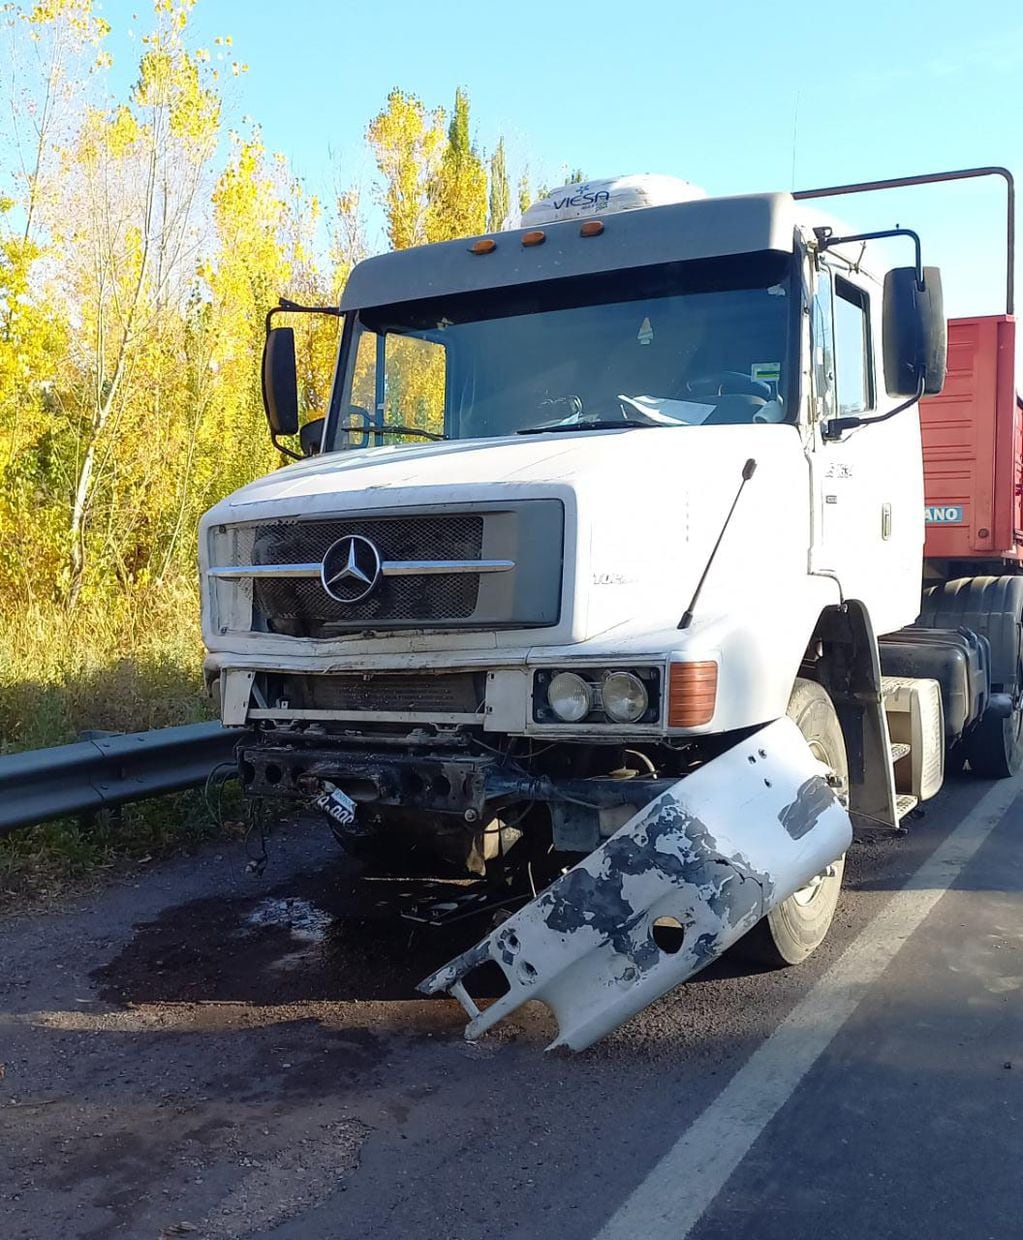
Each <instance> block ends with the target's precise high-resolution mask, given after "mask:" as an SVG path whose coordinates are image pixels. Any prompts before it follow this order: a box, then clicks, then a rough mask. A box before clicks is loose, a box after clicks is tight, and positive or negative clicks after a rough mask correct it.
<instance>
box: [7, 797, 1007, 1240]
mask: <svg viewBox="0 0 1023 1240" xmlns="http://www.w3.org/2000/svg"><path fill="white" fill-rule="evenodd" d="M1020 792H1023V779H1020V780H1017V781H1014V784H1013V785H1012V786H1010V785H1007V784H1002V785H994V784H987V783H984V782H981V781H976V780H972V779H969V778H964V779H962V780H961V781H956V782H953V783H952V784H951V785H950V786H949V787H948V788H947V789H946V790H945V791H944V792H943V793H942V794H941V796H940V797H939V798H938V799H937V800H936V801H934V802H931V803H930V805H929V807H928V809H927V813H926V815H925V816H924V817H923V818H921V819H920V820H918V821H916V822H915V823H914V824H913V829H912V832H911V834H910V835H909V836H908V837H903V838H891V837H887V836H883V835H880V834H879V835H876V836H875V837H874V838H872V839H866V840H861V841H860V842H859V843H858V844H856V845H855V846H854V849H853V851H852V852H851V854H850V861H849V864H848V866H847V870H846V891H845V894H844V896H843V899H842V902H841V904H840V906H839V912H838V916H837V920H836V923H835V926H834V928H833V930H832V933H831V935H830V936H829V939H828V940H827V942H826V943H825V945H824V947H823V948H821V949H820V950H819V952H818V953H816V954H815V956H814V957H812V958H811V960H810V961H808V962H807V963H806V964H804V965H803V966H801V967H800V968H797V969H790V970H786V971H783V972H777V973H759V974H754V975H750V974H749V973H746V972H743V971H741V969H740V967H739V966H738V965H736V964H734V963H732V962H730V961H729V960H728V959H727V958H726V959H725V960H724V961H721V962H719V963H718V964H717V965H715V966H713V967H712V968H711V969H710V970H708V971H707V972H706V973H705V974H703V975H701V976H700V977H698V978H696V979H694V980H693V981H691V982H690V983H689V984H687V985H686V986H684V987H682V988H681V989H680V990H678V991H676V992H674V993H673V994H671V995H668V996H666V997H665V998H664V999H662V1000H660V1001H659V1002H657V1003H656V1004H655V1005H653V1007H651V1008H649V1009H647V1011H646V1012H644V1013H643V1014H642V1015H640V1016H639V1017H637V1018H635V1019H634V1020H633V1021H631V1022H630V1023H629V1024H628V1025H626V1026H625V1027H624V1028H622V1029H620V1030H619V1031H618V1032H617V1033H615V1034H614V1035H613V1036H612V1037H610V1038H608V1039H606V1040H605V1041H604V1042H602V1043H600V1044H598V1045H597V1046H596V1047H594V1048H592V1049H591V1050H590V1051H587V1052H585V1053H584V1054H581V1055H571V1054H570V1053H567V1052H565V1053H562V1052H558V1053H555V1054H553V1055H545V1054H544V1053H543V1047H544V1045H545V1044H546V1042H547V1041H549V1040H550V1038H551V1037H552V1035H553V1026H552V1025H551V1023H550V1017H549V1016H548V1014H547V1013H546V1012H545V1010H544V1009H540V1008H537V1009H536V1010H531V1009H530V1008H527V1009H524V1010H523V1011H521V1012H520V1013H519V1014H517V1015H516V1016H515V1017H514V1018H513V1020H512V1022H510V1023H506V1025H505V1026H504V1027H503V1028H500V1029H499V1030H497V1031H495V1033H493V1034H491V1035H489V1036H488V1037H487V1038H485V1039H483V1040H481V1041H480V1042H478V1043H476V1044H467V1043H465V1042H464V1040H463V1039H462V1038H461V1036H460V1030H461V1026H462V1019H461V1012H460V1009H459V1008H457V1006H456V1005H455V1004H454V1003H453V1002H452V1001H450V1000H447V999H438V1000H424V999H420V998H417V997H416V994H415V989H414V987H415V983H416V982H417V981H418V980H420V979H421V978H422V977H423V976H424V975H425V974H427V973H428V972H429V971H431V970H432V969H433V968H434V967H436V966H437V965H438V964H440V963H443V962H444V961H445V960H446V959H448V958H450V956H452V955H453V954H454V953H455V952H456V951H458V950H460V949H461V948H463V947H465V946H467V945H468V944H469V943H471V942H473V941H475V939H476V938H477V937H478V932H479V927H477V926H475V925H473V924H472V923H471V922H469V923H463V924H461V925H459V926H453V927H449V928H447V929H446V930H443V931H440V930H430V929H426V928H421V927H415V926H412V925H411V924H410V923H408V922H407V921H402V920H400V919H399V918H397V917H396V915H395V908H396V905H397V904H398V903H400V901H401V899H402V898H403V896H402V890H403V887H402V884H395V883H390V884H387V883H366V882H359V881H358V880H357V877H356V876H355V875H354V873H353V871H352V869H351V868H350V867H348V866H346V864H345V863H344V862H343V861H341V860H339V859H338V856H337V853H336V850H335V849H334V846H333V845H332V844H331V842H330V841H329V840H328V839H327V838H325V836H326V832H325V831H324V830H323V829H322V828H320V827H318V826H309V825H302V824H295V825H293V826H291V827H289V828H288V829H287V830H284V831H281V832H279V833H278V834H277V835H276V836H275V837H274V839H273V840H272V842H271V850H270V851H271V857H270V865H269V867H268V868H267V870H266V872H265V874H264V875H263V876H262V877H261V878H254V877H252V876H251V875H248V874H246V873H245V871H244V855H243V853H242V851H241V849H240V847H235V846H232V847H231V848H224V849H222V850H220V851H210V852H208V853H206V854H204V855H203V856H201V857H199V858H193V859H186V860H182V861H177V862H174V863H172V864H168V865H165V866H162V867H160V868H156V869H153V870H151V871H145V872H143V874H142V875H140V876H139V877H137V878H136V879H134V880H132V881H131V882H127V883H123V884H120V885H117V886H113V887H109V888H107V889H105V890H102V891H99V892H96V893H94V894H92V895H90V896H88V897H85V898H83V899H81V900H80V901H79V902H78V903H77V904H76V905H75V906H74V907H72V908H70V909H68V908H63V909H61V910H60V911H54V912H51V913H48V914H44V915H40V916H32V917H13V918H8V919H7V920H5V921H3V922H2V923H0V943H2V957H0V960H2V963H0V1063H2V1064H3V1065H4V1067H3V1075H2V1079H0V1220H2V1221H0V1228H2V1234H3V1236H4V1237H5V1240H15V1238H16V1237H17V1238H21V1237H32V1238H33V1240H35V1238H36V1237H46V1238H49V1237H55V1236H61V1237H68V1238H71V1237H76V1238H77V1237H82V1238H85V1237H96V1238H99V1237H104V1238H105V1237H111V1236H131V1237H146V1238H155V1237H160V1236H172V1235H184V1234H194V1235H197V1236H202V1237H206V1236H208V1237H228V1236H230V1237H235V1236H249V1235H260V1236H271V1237H275V1238H280V1240H283V1238H285V1237H289V1238H299V1237H301V1238H302V1240H306V1238H309V1240H317V1238H319V1237H331V1238H332V1240H340V1238H347V1237H352V1238H355V1237H359V1238H360V1240H372V1238H376V1237H388V1238H389V1237H411V1238H415V1240H419V1238H420V1237H422V1238H424V1240H426V1238H430V1240H433V1238H434V1237H444V1238H449V1237H450V1238H452V1240H454V1238H462V1240H476V1238H481V1240H482V1238H483V1237H487V1238H488V1240H489V1238H491V1237H547V1236H557V1237H558V1240H576V1238H580V1240H582V1238H586V1240H592V1238H593V1237H598V1236H599V1237H600V1238H601V1240H625V1238H626V1237H642V1238H644V1240H660V1238H661V1237H668V1236H671V1237H675V1238H676V1240H681V1238H682V1237H686V1236H692V1237H693V1240H717V1238H719V1237H721V1238H724V1237H727V1238H728V1240H802V1238H803V1237H806V1238H807V1240H809V1238H810V1237H813V1238H814V1240H817V1238H818V1237H820V1236H822V1235H826V1236H828V1237H830V1238H833V1240H854V1238H855V1240H860V1238H861V1237H882V1238H903V1237H905V1238H913V1240H916V1238H918V1237H920V1238H923V1237H926V1238H927V1240H953V1238H955V1240H958V1238H959V1237H962V1238H963V1240H984V1238H991V1240H1010V1238H1012V1240H1015V1238H1017V1237H1020V1236H1023V1173H1021V1167H1023V802H1019V801H1017V802H1015V803H1013V797H1014V796H1016V795H1017V794H1018V793H1020Z"/></svg>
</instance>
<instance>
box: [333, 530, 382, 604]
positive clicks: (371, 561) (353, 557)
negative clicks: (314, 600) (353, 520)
mask: <svg viewBox="0 0 1023 1240" xmlns="http://www.w3.org/2000/svg"><path fill="white" fill-rule="evenodd" d="M320 580H321V581H322V582H323V588H324V589H325V590H326V591H327V593H328V594H329V595H330V597H331V598H333V599H337V601H338V602H339V603H359V602H361V601H362V600H363V599H364V598H366V597H367V596H368V595H370V594H371V593H372V592H373V590H374V588H375V587H376V584H377V582H378V581H379V580H380V552H379V551H378V550H377V549H376V547H375V546H374V545H373V543H371V542H370V541H369V539H368V538H363V536H362V535H361V534H346V535H345V536H344V538H339V539H338V540H337V542H336V543H332V544H331V545H330V546H329V547H328V548H327V554H326V555H325V556H324V557H323V564H322V565H321V566H320Z"/></svg>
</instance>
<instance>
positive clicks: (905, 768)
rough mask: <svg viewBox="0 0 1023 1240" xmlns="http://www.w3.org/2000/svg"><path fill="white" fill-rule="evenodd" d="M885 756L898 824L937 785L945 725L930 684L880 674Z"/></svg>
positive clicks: (934, 683)
mask: <svg viewBox="0 0 1023 1240" xmlns="http://www.w3.org/2000/svg"><path fill="white" fill-rule="evenodd" d="M881 697H882V700H883V702H884V712H885V718H886V720H887V723H888V736H889V742H888V752H889V755H890V757H891V764H892V770H893V772H894V778H895V817H896V820H897V821H898V822H901V821H902V820H903V819H904V818H905V817H906V815H907V814H909V813H910V812H911V811H912V810H914V809H916V807H917V805H919V803H920V802H921V801H926V800H927V798H928V797H932V796H934V794H935V793H936V792H937V791H938V789H939V788H940V787H941V783H942V780H943V778H944V774H945V725H944V719H943V717H942V708H941V686H940V685H939V684H938V682H937V681H936V680H921V679H916V678H913V677H909V676H882V678H881Z"/></svg>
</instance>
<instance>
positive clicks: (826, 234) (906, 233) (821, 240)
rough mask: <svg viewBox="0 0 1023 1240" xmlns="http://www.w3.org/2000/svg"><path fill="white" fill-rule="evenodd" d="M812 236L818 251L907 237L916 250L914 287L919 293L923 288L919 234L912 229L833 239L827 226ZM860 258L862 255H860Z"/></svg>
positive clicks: (855, 234) (885, 230)
mask: <svg viewBox="0 0 1023 1240" xmlns="http://www.w3.org/2000/svg"><path fill="white" fill-rule="evenodd" d="M813 233H814V236H815V237H816V238H817V244H818V246H819V247H820V249H821V250H822V251H823V250H830V249H831V247H832V246H833V245H845V244H847V243H848V242H852V241H883V240H884V239H885V238H887V237H909V239H910V240H911V241H912V242H913V247H914V249H915V250H916V286H917V289H918V290H919V291H920V292H923V288H924V259H923V249H922V247H921V245H920V237H919V234H917V233H915V232H914V231H913V230H912V228H882V229H880V230H879V231H878V232H865V233H852V234H851V235H850V236H848V237H834V236H832V232H831V229H830V228H829V227H828V226H826V225H825V226H824V227H822V228H815V229H814V230H813ZM861 257H862V255H861Z"/></svg>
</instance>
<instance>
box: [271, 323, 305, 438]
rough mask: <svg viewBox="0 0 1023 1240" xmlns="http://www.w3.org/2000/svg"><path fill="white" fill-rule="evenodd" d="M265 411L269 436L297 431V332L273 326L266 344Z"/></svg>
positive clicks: (273, 436)
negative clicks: (268, 425)
mask: <svg viewBox="0 0 1023 1240" xmlns="http://www.w3.org/2000/svg"><path fill="white" fill-rule="evenodd" d="M263 408H264V409H265V410H266V420H267V422H268V423H269V424H270V436H271V438H275V437H276V436H277V435H294V434H296V433H297V432H298V372H297V369H296V366H295V329H294V328H293V327H271V328H270V330H269V331H268V332H267V333H266V342H265V343H264V345H263Z"/></svg>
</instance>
